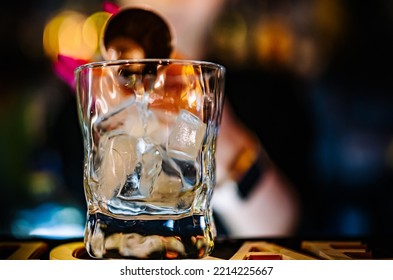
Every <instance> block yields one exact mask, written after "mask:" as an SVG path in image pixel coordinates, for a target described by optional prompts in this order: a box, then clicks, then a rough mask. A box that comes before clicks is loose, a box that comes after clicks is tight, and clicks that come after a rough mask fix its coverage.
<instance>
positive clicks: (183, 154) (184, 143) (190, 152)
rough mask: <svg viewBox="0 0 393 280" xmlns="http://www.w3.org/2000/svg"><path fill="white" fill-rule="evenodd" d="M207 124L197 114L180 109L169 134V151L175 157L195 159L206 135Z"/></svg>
mask: <svg viewBox="0 0 393 280" xmlns="http://www.w3.org/2000/svg"><path fill="white" fill-rule="evenodd" d="M205 130H206V124H205V123H203V122H202V121H201V120H200V119H199V118H198V117H197V116H195V115H194V114H192V113H190V112H188V111H186V110H180V112H179V115H178V116H177V118H176V123H175V126H174V128H173V130H172V132H171V133H170V135H169V139H168V146H167V153H168V155H169V156H171V157H173V158H180V159H185V160H195V159H196V157H197V155H198V153H199V151H200V149H201V146H202V142H203V138H204V137H205Z"/></svg>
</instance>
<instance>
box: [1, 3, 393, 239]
mask: <svg viewBox="0 0 393 280" xmlns="http://www.w3.org/2000/svg"><path fill="white" fill-rule="evenodd" d="M102 4H103V2H102V1H98V0H89V1H71V0H69V1H49V0H39V1H13V2H9V3H8V4H6V5H2V16H1V17H0V40H1V44H0V50H1V53H2V55H3V57H2V59H1V61H2V65H1V75H0V81H1V90H0V96H1V99H0V101H1V102H0V125H1V127H2V129H1V132H0V133H1V135H0V155H1V156H0V197H1V198H2V203H1V206H0V212H1V213H2V214H1V218H0V234H4V235H13V236H16V237H22V238H23V237H35V236H40V237H42V236H43V237H49V238H68V237H79V236H82V234H83V228H84V218H85V201H84V194H83V182H82V179H83V178H82V170H83V162H82V161H83V155H82V153H83V147H82V139H81V135H80V130H79V124H78V120H77V112H76V104H75V96H74V92H73V90H72V87H70V85H69V84H68V83H67V81H68V82H69V80H67V77H66V75H64V73H63V72H61V71H59V70H58V68H57V70H55V69H56V68H54V67H55V65H56V62H57V55H58V54H64V55H68V56H72V55H75V56H76V57H77V58H79V59H82V60H88V59H91V58H92V57H94V56H95V55H96V52H97V49H96V48H95V47H94V46H93V47H91V46H90V49H89V47H86V46H85V47H84V49H83V51H82V50H81V49H80V48H79V49H78V46H79V45H80V42H79V41H78V40H80V38H79V37H78V28H80V26H81V24H82V23H83V22H85V21H86V19H88V18H89V19H90V20H91V21H92V22H93V23H94V25H95V26H100V24H102V20H103V19H105V17H106V15H105V14H99V13H98V14H97V12H100V11H102ZM93 15H95V16H93ZM93 33H94V32H93ZM53 37H56V38H57V41H56V40H53V39H52V38H53ZM93 39H94V38H93ZM93 39H92V40H93ZM206 40H207V42H209V43H208V44H206V50H205V51H206V56H205V58H206V59H208V60H211V61H215V62H219V63H222V64H223V65H225V66H226V68H227V71H228V72H227V82H226V83H227V84H226V94H227V98H228V100H229V101H230V102H231V104H232V105H233V107H234V110H235V112H236V113H237V115H238V116H239V118H240V119H241V120H242V121H243V122H244V123H245V124H246V125H247V126H248V127H249V128H251V129H252V130H253V131H254V132H255V133H256V134H257V135H258V137H259V138H260V140H261V142H262V143H263V145H264V147H265V148H266V151H267V152H268V154H269V155H270V157H271V158H272V160H273V161H274V162H275V163H276V164H277V166H278V167H279V168H280V169H281V170H282V171H283V172H284V174H285V175H286V176H287V177H288V178H289V179H290V181H291V182H293V184H294V185H295V187H296V189H297V190H298V192H299V194H300V197H301V202H302V206H303V212H302V218H301V221H300V224H299V228H298V232H297V234H298V235H299V236H312V237H314V238H318V237H321V238H322V237H331V236H334V237H337V236H338V237H361V236H392V235H393V177H392V175H393V79H392V75H393V70H392V62H393V61H392V59H393V54H392V53H393V2H392V3H391V2H390V1H383V0H377V1H372V2H370V3H367V5H366V4H364V2H361V1H349V0H309V1H306V0H291V1H290V0H259V1H257V0H246V1H235V0H230V1H227V3H226V7H225V9H223V10H222V12H221V13H220V16H219V17H218V18H217V21H216V22H215V25H214V26H213V28H212V29H211V30H209V38H206ZM78 42H79V43H78ZM78 44H79V45H78ZM76 45H78V46H76ZM86 49H88V50H87V51H86V52H85V50H86Z"/></svg>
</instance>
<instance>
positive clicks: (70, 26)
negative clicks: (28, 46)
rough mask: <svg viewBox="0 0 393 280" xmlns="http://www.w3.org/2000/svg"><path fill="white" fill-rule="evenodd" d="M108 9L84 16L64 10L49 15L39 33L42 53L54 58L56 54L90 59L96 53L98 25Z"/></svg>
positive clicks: (98, 33) (99, 37) (94, 58)
mask: <svg viewBox="0 0 393 280" xmlns="http://www.w3.org/2000/svg"><path fill="white" fill-rule="evenodd" d="M110 15H111V14H110V13H108V12H97V13H94V14H92V15H90V16H86V15H84V14H82V13H80V12H76V11H72V10H66V11H61V12H59V13H58V14H56V15H55V16H53V17H52V18H51V19H50V20H49V22H48V23H47V24H46V26H45V29H44V35H43V46H44V50H45V54H46V55H47V56H48V57H49V58H50V59H51V60H52V61H57V59H58V57H59V55H61V56H66V57H71V58H74V59H80V60H86V61H92V60H96V59H97V58H98V57H99V53H100V52H99V50H100V40H101V33H102V29H103V27H104V25H105V23H106V21H107V20H108V19H109V17H110Z"/></svg>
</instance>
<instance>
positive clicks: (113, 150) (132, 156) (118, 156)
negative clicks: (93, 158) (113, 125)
mask: <svg viewBox="0 0 393 280" xmlns="http://www.w3.org/2000/svg"><path fill="white" fill-rule="evenodd" d="M103 139H105V138H103ZM136 145H137V139H136V138H135V137H133V136H131V135H129V134H125V133H124V132H122V131H114V132H112V133H111V134H110V135H109V136H107V140H106V141H103V145H102V146H101V149H100V151H102V153H103V157H102V161H101V166H100V167H99V169H98V171H97V173H98V175H99V182H100V191H101V195H102V196H103V198H104V199H107V200H109V199H111V198H113V197H114V196H115V195H117V192H118V191H119V188H120V187H121V186H124V184H125V182H126V180H127V175H128V174H130V173H131V172H132V171H133V170H134V169H135V166H136V163H137V158H138V157H137V152H136Z"/></svg>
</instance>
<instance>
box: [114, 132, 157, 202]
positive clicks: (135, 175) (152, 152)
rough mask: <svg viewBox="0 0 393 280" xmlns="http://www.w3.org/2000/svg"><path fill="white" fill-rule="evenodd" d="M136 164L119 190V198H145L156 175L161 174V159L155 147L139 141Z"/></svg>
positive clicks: (141, 140)
mask: <svg viewBox="0 0 393 280" xmlns="http://www.w3.org/2000/svg"><path fill="white" fill-rule="evenodd" d="M137 153H138V162H137V163H136V165H135V168H134V170H133V171H132V172H130V173H128V175H127V176H126V181H125V183H124V184H123V186H122V188H121V189H120V192H119V195H118V197H119V198H122V199H135V198H137V199H138V198H146V197H148V196H149V193H150V192H151V189H152V188H153V186H154V184H155V182H156V180H157V178H158V174H159V173H160V172H161V164H162V158H161V153H160V151H159V149H158V147H157V146H156V145H153V144H149V143H145V142H144V141H143V139H139V143H138V149H137Z"/></svg>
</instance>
